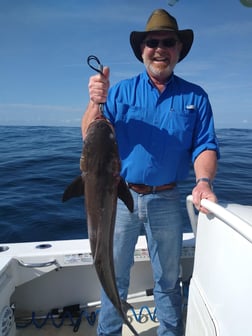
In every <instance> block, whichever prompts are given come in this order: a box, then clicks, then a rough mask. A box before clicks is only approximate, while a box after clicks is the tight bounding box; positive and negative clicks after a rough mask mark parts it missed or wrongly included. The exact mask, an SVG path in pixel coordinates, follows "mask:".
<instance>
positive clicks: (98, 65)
mask: <svg viewBox="0 0 252 336" xmlns="http://www.w3.org/2000/svg"><path fill="white" fill-rule="evenodd" d="M93 62H96V64H95V65H94V64H93ZM87 64H88V65H89V66H90V68H91V69H93V70H94V71H96V72H98V73H99V74H101V75H103V65H102V64H101V62H100V60H99V58H98V57H96V56H94V55H90V56H88V58H87Z"/></svg>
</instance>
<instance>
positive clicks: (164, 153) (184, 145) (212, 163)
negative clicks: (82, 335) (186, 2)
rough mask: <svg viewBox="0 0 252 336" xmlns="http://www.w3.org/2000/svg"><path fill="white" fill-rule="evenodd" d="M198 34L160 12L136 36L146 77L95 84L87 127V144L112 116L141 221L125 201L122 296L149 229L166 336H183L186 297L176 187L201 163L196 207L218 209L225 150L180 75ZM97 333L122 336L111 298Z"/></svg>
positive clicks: (119, 238)
mask: <svg viewBox="0 0 252 336" xmlns="http://www.w3.org/2000/svg"><path fill="white" fill-rule="evenodd" d="M192 42H193V32H192V30H190V29H187V30H179V29H178V25H177V21H176V19H175V18H174V17H172V16H171V15H170V14H169V13H167V12H166V11H165V10H162V9H158V10H156V11H154V12H153V13H152V14H151V16H150V18H149V20H148V21H147V25H146V29H145V31H143V32H136V31H133V32H132V33H131V35H130V43H131V47H132V49H133V51H134V54H135V56H136V57H137V59H138V60H139V61H140V62H143V63H144V65H145V68H146V69H145V71H144V72H143V73H141V74H139V75H137V76H136V77H134V78H131V79H127V80H123V81H121V82H120V83H118V84H117V85H115V86H114V87H112V88H110V89H109V69H108V68H107V67H105V68H104V71H103V74H104V75H103V76H102V75H95V76H92V77H91V78H90V81H89V94H90V102H89V104H88V107H87V110H86V112H85V114H84V116H83V120H82V132H83V137H84V138H85V135H86V130H87V128H88V125H89V124H90V122H92V121H93V120H94V119H95V118H97V117H99V116H100V114H101V112H100V109H99V104H100V103H105V102H106V103H105V105H104V116H105V117H106V118H107V119H108V120H110V122H111V123H112V125H113V127H114V128H115V132H116V137H117V142H118V146H119V152H120V158H121V162H122V169H121V176H122V177H123V178H125V180H126V181H127V183H128V185H129V187H130V189H131V192H132V195H133V198H134V204H135V208H134V213H133V214H132V213H130V212H129V211H128V210H127V208H126V207H125V205H124V204H122V202H121V201H120V200H119V201H118V206H117V218H116V225H115V240H114V262H115V272H116V281H117V286H118V290H119V293H120V296H121V298H122V299H126V297H127V291H128V286H129V278H130V268H131V266H132V264H133V260H134V249H135V244H136V242H137V238H138V235H139V233H140V231H141V228H142V227H144V229H145V233H146V237H147V242H148V249H149V254H150V259H151V264H152V269H153V277H154V298H155V304H156V308H157V318H158V320H159V322H160V326H159V328H158V335H159V336H161V335H167V336H174V335H176V336H181V335H183V326H182V320H181V294H180V287H179V283H178V277H179V261H180V252H181V244H182V225H183V223H182V217H181V209H180V196H179V191H178V189H177V187H176V184H177V183H178V182H179V181H182V180H184V179H185V178H186V177H187V176H188V171H189V167H190V162H191V161H192V162H193V165H194V170H195V176H196V185H195V187H194V189H193V191H192V194H193V200H194V204H195V206H196V207H197V208H198V209H199V210H200V211H202V212H207V211H206V209H204V208H202V207H201V206H200V201H201V199H202V198H207V199H209V200H212V201H216V196H215V194H214V193H213V191H212V181H213V179H214V177H215V173H216V166H217V163H216V162H217V158H218V156H219V152H218V145H217V141H216V136H215V130H214V124H213V116H212V110H211V106H210V103H209V100H208V96H207V94H206V93H205V91H204V90H203V89H202V88H200V87H199V86H196V85H195V84H192V83H189V82H186V81H184V80H183V79H181V78H179V77H177V76H175V75H174V73H173V71H174V68H175V66H176V64H177V63H178V62H180V61H181V60H182V59H183V58H184V57H185V56H186V55H187V54H188V52H189V50H190V48H191V45H192ZM97 333H98V335H99V336H101V335H103V336H104V335H110V336H112V335H114V336H117V335H121V333H122V320H121V318H120V317H119V316H118V314H117V313H116V311H115V309H114V307H113V305H112V304H111V302H110V301H109V300H108V298H107V297H106V295H105V294H104V293H102V309H101V312H100V315H99V324H98V330H97Z"/></svg>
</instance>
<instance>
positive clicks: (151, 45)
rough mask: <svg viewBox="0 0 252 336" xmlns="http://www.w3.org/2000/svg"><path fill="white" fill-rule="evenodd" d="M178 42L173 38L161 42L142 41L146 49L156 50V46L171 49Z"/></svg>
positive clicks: (155, 40)
mask: <svg viewBox="0 0 252 336" xmlns="http://www.w3.org/2000/svg"><path fill="white" fill-rule="evenodd" d="M177 42H178V40H176V39H174V38H166V39H163V40H158V39H149V40H146V41H144V43H145V45H146V46H147V47H148V48H153V49H154V48H157V47H158V46H161V47H164V48H172V47H174V46H175V45H176V43H177Z"/></svg>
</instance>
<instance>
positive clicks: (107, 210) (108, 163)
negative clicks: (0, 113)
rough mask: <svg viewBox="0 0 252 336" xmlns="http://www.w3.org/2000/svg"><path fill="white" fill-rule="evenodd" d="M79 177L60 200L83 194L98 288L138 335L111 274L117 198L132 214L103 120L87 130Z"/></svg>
mask: <svg viewBox="0 0 252 336" xmlns="http://www.w3.org/2000/svg"><path fill="white" fill-rule="evenodd" d="M80 168H81V171H82V175H81V176H79V177H77V178H76V179H75V180H74V181H73V183H72V184H70V186H68V188H67V189H66V190H65V192H64V195H63V201H67V200H68V199H70V198H72V197H77V196H81V195H83V194H84V197H85V206H86V213H87V224H88V236H89V241H90V246H91V252H92V256H93V259H94V265H95V268H96V272H97V275H98V277H99V280H100V282H101V285H102V287H103V289H104V291H105V292H106V294H107V296H108V297H109V299H110V300H111V302H112V303H113V304H114V306H115V308H116V309H117V311H118V312H119V314H120V315H121V316H122V318H123V320H124V322H125V323H126V324H127V326H128V327H129V328H130V330H131V331H132V332H133V334H134V335H138V333H137V332H136V331H135V329H134V328H133V326H132V325H131V324H130V322H129V321H128V318H127V315H126V313H127V310H128V309H129V307H130V305H129V304H128V303H127V302H124V301H122V300H121V299H120V297H119V294H118V290H117V286H116V281H115V271H114V259H113V238H114V227H115V217H116V207H117V198H118V197H119V198H120V199H121V200H123V201H124V203H125V204H126V206H127V207H128V209H129V211H131V212H133V207H134V204H133V198H132V195H131V193H130V191H129V189H128V186H127V184H126V183H125V181H124V180H123V179H122V178H121V177H120V168H121V163H120V159H119V154H118V147H117V143H116V140H115V134H114V131H113V128H112V126H111V124H110V123H109V122H108V121H106V120H105V119H98V120H95V121H94V122H92V123H91V124H90V126H89V128H88V131H87V136H86V139H85V143H84V146H83V151H82V156H81V160H80Z"/></svg>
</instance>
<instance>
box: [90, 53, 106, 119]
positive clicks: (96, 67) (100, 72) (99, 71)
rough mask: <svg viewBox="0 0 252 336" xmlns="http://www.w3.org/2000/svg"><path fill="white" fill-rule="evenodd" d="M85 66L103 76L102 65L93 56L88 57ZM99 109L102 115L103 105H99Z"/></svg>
mask: <svg viewBox="0 0 252 336" xmlns="http://www.w3.org/2000/svg"><path fill="white" fill-rule="evenodd" d="M93 62H96V64H95V65H94V64H93ZM87 64H88V65H89V66H90V68H91V69H93V70H94V71H96V72H98V73H99V74H101V75H102V76H103V65H102V64H101V62H100V60H99V58H98V57H96V56H94V55H90V56H88V58H87ZM99 108H100V112H101V114H103V110H104V104H103V103H101V104H99Z"/></svg>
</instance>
